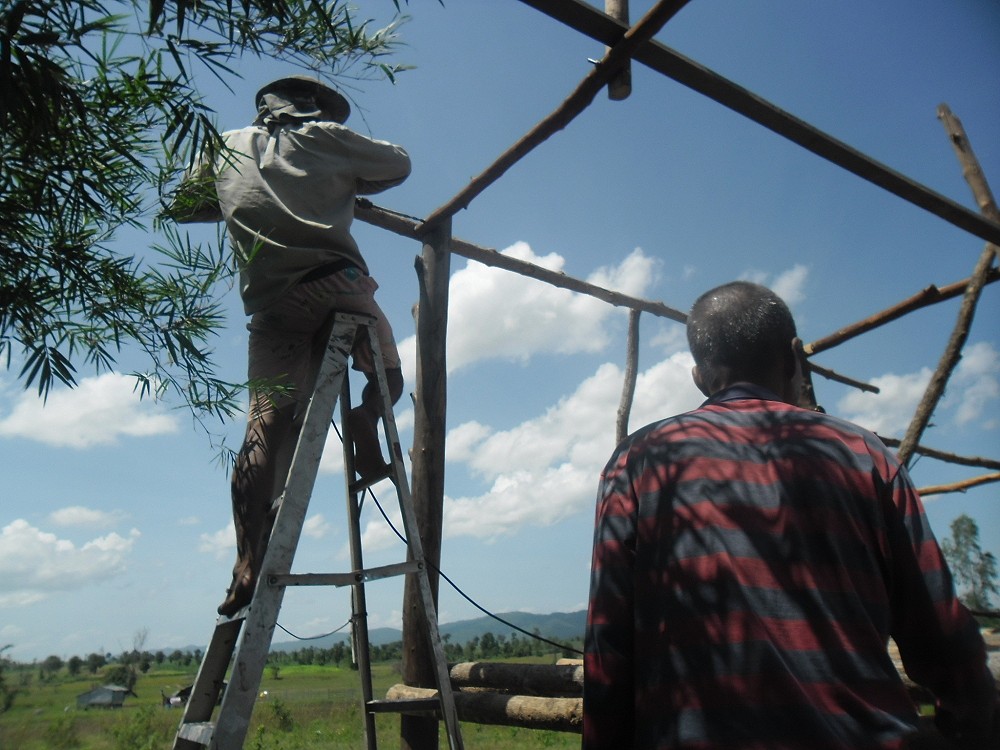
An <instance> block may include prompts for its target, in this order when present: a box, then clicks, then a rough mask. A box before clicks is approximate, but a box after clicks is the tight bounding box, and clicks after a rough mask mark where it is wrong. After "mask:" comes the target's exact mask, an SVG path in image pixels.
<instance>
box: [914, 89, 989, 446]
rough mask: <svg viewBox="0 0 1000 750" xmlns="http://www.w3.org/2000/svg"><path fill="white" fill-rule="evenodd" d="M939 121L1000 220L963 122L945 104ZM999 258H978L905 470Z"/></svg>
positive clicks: (921, 409)
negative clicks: (994, 263)
mask: <svg viewBox="0 0 1000 750" xmlns="http://www.w3.org/2000/svg"><path fill="white" fill-rule="evenodd" d="M938 117H939V118H940V119H941V122H942V123H943V124H944V127H945V130H946V131H947V132H948V136H949V138H950V139H951V143H952V146H953V147H954V149H955V153H956V155H957V156H958V160H959V162H960V163H961V165H962V172H963V174H964V175H965V178H966V180H967V181H968V183H969V186H970V187H971V188H972V192H973V194H974V195H975V198H976V202H977V203H978V204H979V206H980V207H981V209H982V211H983V213H984V214H985V215H986V216H987V218H990V219H992V220H994V221H997V220H1000V210H998V209H997V205H996V201H995V200H994V199H993V194H992V192H991V191H990V188H989V185H987V183H986V178H985V177H984V176H983V172H982V169H981V168H980V167H979V161H978V159H976V155H975V153H974V152H973V151H972V146H971V145H970V143H969V139H968V137H967V136H966V134H965V130H964V129H963V128H962V123H961V121H960V120H959V119H958V118H957V117H955V115H953V114H952V113H951V110H950V109H948V106H947V105H946V104H942V105H940V106H939V107H938ZM996 255H997V246H996V245H994V244H992V243H987V244H986V247H985V248H984V249H983V252H982V254H981V255H980V256H979V262H978V263H976V268H975V270H974V271H973V272H972V276H971V277H970V278H969V286H968V287H967V288H966V290H965V295H964V297H963V298H962V305H961V307H960V309H959V311H958V320H957V321H956V322H955V327H954V329H953V330H952V333H951V337H950V338H949V339H948V344H947V346H946V347H945V350H944V353H943V354H942V355H941V359H940V361H939V362H938V366H937V369H936V370H935V371H934V375H933V376H931V382H930V383H928V384H927V390H926V391H924V396H923V398H922V399H921V401H920V404H919V406H917V411H916V413H915V414H914V415H913V420H912V421H911V422H910V426H909V427H908V428H907V430H906V435H904V436H903V442H902V443H901V444H900V446H899V451H898V452H897V456H898V458H899V461H900V463H902V464H903V465H904V466H905V465H907V464H909V462H910V458H911V457H912V456H913V450H914V448H916V446H917V443H919V442H920V437H921V435H923V433H924V430H925V429H926V427H927V423H928V422H930V419H931V415H932V414H933V413H934V409H935V408H936V407H937V405H938V402H939V401H940V400H941V397H942V396H943V395H944V389H945V386H947V384H948V379H949V378H950V377H951V373H952V372H954V370H955V367H957V366H958V361H959V360H960V359H961V358H962V348H963V347H964V346H965V341H966V339H968V337H969V329H970V328H971V327H972V319H973V318H974V317H975V314H976V306H977V305H978V304H979V297H980V296H981V295H982V291H983V287H984V286H985V285H986V278H987V277H988V276H989V273H990V269H991V267H992V265H993V262H994V260H995V258H996Z"/></svg>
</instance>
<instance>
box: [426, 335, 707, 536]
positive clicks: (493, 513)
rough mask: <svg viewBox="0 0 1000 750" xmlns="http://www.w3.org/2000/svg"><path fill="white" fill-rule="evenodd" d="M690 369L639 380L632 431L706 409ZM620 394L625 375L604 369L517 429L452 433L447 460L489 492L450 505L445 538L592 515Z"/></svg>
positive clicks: (666, 369) (684, 362) (672, 362)
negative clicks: (461, 467) (468, 472)
mask: <svg viewBox="0 0 1000 750" xmlns="http://www.w3.org/2000/svg"><path fill="white" fill-rule="evenodd" d="M691 365H692V362H691V357H690V355H689V354H688V353H687V352H682V353H677V354H674V355H673V356H671V357H669V358H667V359H664V360H662V361H661V362H658V363H657V364H655V365H653V366H652V367H650V368H649V369H648V370H646V371H645V372H643V373H641V374H640V376H639V378H638V380H637V383H636V394H635V399H634V403H633V410H632V418H631V420H630V429H631V430H632V431H634V430H635V429H636V428H637V427H640V426H642V425H644V424H646V423H648V422H651V421H654V420H656V419H660V418H663V417H667V416H670V415H673V414H677V413H680V412H683V411H687V410H688V409H691V408H693V407H694V406H696V405H697V404H698V403H700V402H701V400H702V398H701V396H700V394H698V392H697V390H696V389H695V387H694V385H693V384H692V382H691V377H690V371H691ZM621 387H622V372H621V370H619V368H618V367H617V366H615V365H613V364H604V365H602V366H601V367H599V368H598V370H597V371H596V372H595V373H594V374H593V375H592V376H591V377H589V378H587V379H586V380H585V381H583V382H582V383H581V384H580V386H579V387H578V388H577V389H576V391H575V392H574V393H573V394H571V395H569V396H567V397H565V398H563V399H562V400H560V401H559V403H557V404H556V405H554V406H552V407H550V408H549V409H548V410H547V411H546V412H545V413H544V414H542V415H541V416H539V417H536V418H534V419H531V420H528V421H526V422H524V423H522V424H521V425H518V426H517V427H515V428H513V429H510V430H504V431H499V432H494V431H492V430H490V429H489V428H488V427H487V426H485V425H482V424H480V423H477V422H469V423H466V424H463V425H459V426H458V427H456V428H454V429H453V430H451V431H450V432H449V435H448V446H449V448H448V459H449V461H454V462H461V463H465V464H467V465H468V466H469V468H470V470H471V471H472V472H473V473H474V474H475V475H477V476H479V477H480V478H482V479H483V480H484V481H486V482H488V483H489V484H490V486H489V489H488V490H487V491H486V492H485V493H483V494H481V495H477V496H466V497H453V498H447V499H446V502H445V510H444V533H445V535H447V536H458V535H466V536H475V537H482V538H495V537H498V536H501V535H505V534H511V533H514V532H515V531H516V530H517V529H518V528H520V527H521V526H524V525H526V524H531V525H537V526H545V525H549V524H553V523H556V522H558V521H561V520H563V519H565V518H567V517H569V516H571V515H574V514H576V513H578V512H580V511H586V512H590V511H591V508H592V505H593V502H594V497H595V492H596V488H597V479H598V475H599V473H600V471H601V469H602V468H603V467H604V464H605V463H606V461H607V460H608V458H609V457H610V455H611V452H612V450H613V448H614V435H615V419H616V415H617V410H618V403H619V400H620V397H621Z"/></svg>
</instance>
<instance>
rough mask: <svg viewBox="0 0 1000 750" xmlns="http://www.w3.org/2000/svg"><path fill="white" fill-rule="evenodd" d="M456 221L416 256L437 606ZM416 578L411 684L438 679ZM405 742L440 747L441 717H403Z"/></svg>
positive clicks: (421, 472) (430, 557)
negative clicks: (452, 264) (449, 289)
mask: <svg viewBox="0 0 1000 750" xmlns="http://www.w3.org/2000/svg"><path fill="white" fill-rule="evenodd" d="M450 242H451V221H450V220H449V221H444V222H442V223H441V224H439V225H438V227H437V228H436V229H435V230H434V231H433V232H431V233H429V234H428V235H427V237H426V238H425V240H424V245H423V251H422V254H421V255H420V256H419V257H418V258H417V260H416V268H417V279H418V281H419V287H420V298H419V303H418V306H417V340H418V342H419V345H418V346H417V382H416V397H415V399H414V409H413V411H414V424H413V452H412V472H413V482H412V484H413V506H414V512H415V515H416V517H417V530H418V533H419V534H420V541H421V543H422V546H423V551H424V560H425V563H426V565H427V575H428V577H429V579H430V584H431V592H432V595H433V597H432V598H433V599H434V604H435V609H436V607H437V601H438V583H439V580H438V570H440V566H441V526H442V521H443V515H444V463H445V462H444V454H445V428H446V424H445V415H446V406H447V372H448V370H447V362H446V352H447V331H448V283H449V277H450V275H451V274H450V263H451V254H450V252H449V245H450ZM421 601H422V600H421V597H420V590H419V588H418V584H417V581H415V580H413V579H412V576H407V579H406V584H405V586H404V589H403V679H404V680H405V681H406V682H407V683H408V684H410V685H418V686H421V687H432V686H435V685H436V684H437V679H436V671H435V664H434V657H433V655H432V654H431V652H430V649H429V648H428V636H427V626H426V623H425V622H424V620H423V617H422V614H423V606H422V604H421ZM400 740H401V742H400V747H401V748H403V750H428V749H429V748H437V746H438V722H437V720H436V719H433V718H429V717H426V716H405V715H404V716H402V717H401V719H400Z"/></svg>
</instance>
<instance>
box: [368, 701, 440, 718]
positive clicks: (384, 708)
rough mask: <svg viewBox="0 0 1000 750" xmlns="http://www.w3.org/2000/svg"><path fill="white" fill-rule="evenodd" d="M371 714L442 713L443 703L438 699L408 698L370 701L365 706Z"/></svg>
mask: <svg viewBox="0 0 1000 750" xmlns="http://www.w3.org/2000/svg"><path fill="white" fill-rule="evenodd" d="M365 707H366V708H367V709H368V712H369V713H373V714H388V713H397V714H410V713H439V712H440V711H441V701H440V700H439V699H438V698H406V699H404V700H395V701H385V700H375V701H368V702H367V703H366V704H365Z"/></svg>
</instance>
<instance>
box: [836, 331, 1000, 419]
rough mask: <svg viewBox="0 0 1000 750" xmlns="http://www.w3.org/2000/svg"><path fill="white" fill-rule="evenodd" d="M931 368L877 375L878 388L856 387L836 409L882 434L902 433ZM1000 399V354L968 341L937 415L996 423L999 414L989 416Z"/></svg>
mask: <svg viewBox="0 0 1000 750" xmlns="http://www.w3.org/2000/svg"><path fill="white" fill-rule="evenodd" d="M931 375H932V371H931V369H930V368H928V367H924V368H922V369H921V370H920V371H919V372H914V373H907V374H903V375H896V374H893V373H889V374H887V375H882V376H881V377H877V378H873V379H872V380H871V382H872V385H876V386H878V388H879V390H880V392H879V393H877V394H876V393H862V392H852V393H849V394H847V395H846V396H844V397H843V398H842V399H840V401H839V402H838V403H837V412H836V413H837V414H838V415H840V416H842V417H844V418H845V419H848V420H850V421H852V422H855V423H857V424H860V425H861V426H862V427H866V428H868V429H869V430H872V431H873V432H877V433H878V434H880V435H885V436H887V437H888V436H896V437H901V436H902V434H903V433H905V431H906V429H907V427H908V426H909V424H910V421H911V420H912V419H913V414H914V412H915V411H916V409H917V406H918V405H919V403H920V400H921V399H922V398H923V396H924V392H925V391H926V390H927V385H928V383H929V382H930V379H931ZM998 399H1000V354H998V352H997V350H996V348H995V347H994V346H993V345H992V344H991V343H988V342H979V343H976V344H973V345H971V346H968V347H966V349H965V352H964V354H963V356H962V359H961V361H960V362H959V364H958V367H956V368H955V372H954V373H953V374H952V377H951V381H950V383H949V385H948V388H947V389H946V391H945V396H944V398H943V399H942V400H941V402H940V403H939V404H938V407H937V409H936V410H935V415H934V421H935V422H936V423H938V424H943V423H944V422H945V421H948V422H952V423H954V424H956V425H958V426H960V427H964V426H967V425H969V424H970V423H972V422H974V421H975V420H983V422H982V424H980V425H979V426H980V427H982V428H984V429H993V428H996V426H997V420H996V419H995V418H990V417H989V416H988V414H989V407H990V405H991V403H992V402H996V401H997V400H998Z"/></svg>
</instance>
